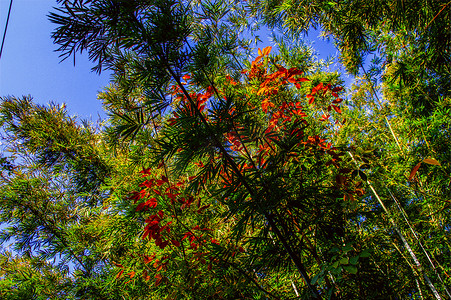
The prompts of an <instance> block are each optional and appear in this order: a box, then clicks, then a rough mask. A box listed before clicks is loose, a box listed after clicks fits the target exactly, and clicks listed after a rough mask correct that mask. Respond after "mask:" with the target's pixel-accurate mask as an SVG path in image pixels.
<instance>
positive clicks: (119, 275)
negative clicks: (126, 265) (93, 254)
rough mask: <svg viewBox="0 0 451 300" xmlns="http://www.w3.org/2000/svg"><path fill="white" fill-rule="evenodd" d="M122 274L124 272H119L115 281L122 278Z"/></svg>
mask: <svg viewBox="0 0 451 300" xmlns="http://www.w3.org/2000/svg"><path fill="white" fill-rule="evenodd" d="M122 273H124V270H121V271H120V272H119V273H117V275H116V279H118V278H119V277H121V276H122Z"/></svg>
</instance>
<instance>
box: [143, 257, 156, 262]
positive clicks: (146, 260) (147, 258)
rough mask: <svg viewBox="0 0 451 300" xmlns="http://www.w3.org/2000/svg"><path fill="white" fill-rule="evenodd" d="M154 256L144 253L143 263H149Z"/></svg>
mask: <svg viewBox="0 0 451 300" xmlns="http://www.w3.org/2000/svg"><path fill="white" fill-rule="evenodd" d="M154 258H155V256H147V255H144V263H145V264H148V263H151V262H152V260H153V259H154Z"/></svg>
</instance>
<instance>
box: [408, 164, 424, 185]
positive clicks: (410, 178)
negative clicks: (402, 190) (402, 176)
mask: <svg viewBox="0 0 451 300" xmlns="http://www.w3.org/2000/svg"><path fill="white" fill-rule="evenodd" d="M420 166H421V163H418V164H417V165H416V166H415V167H414V168H413V169H412V172H410V176H409V181H411V180H412V179H413V177H414V176H415V173H416V172H417V171H418V169H419V168H420Z"/></svg>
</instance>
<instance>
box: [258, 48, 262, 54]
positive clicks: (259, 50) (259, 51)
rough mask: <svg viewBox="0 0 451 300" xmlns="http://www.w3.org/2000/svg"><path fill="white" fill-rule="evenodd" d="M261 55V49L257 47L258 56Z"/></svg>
mask: <svg viewBox="0 0 451 300" xmlns="http://www.w3.org/2000/svg"><path fill="white" fill-rule="evenodd" d="M262 55H263V53H262V50H261V49H260V48H258V56H262Z"/></svg>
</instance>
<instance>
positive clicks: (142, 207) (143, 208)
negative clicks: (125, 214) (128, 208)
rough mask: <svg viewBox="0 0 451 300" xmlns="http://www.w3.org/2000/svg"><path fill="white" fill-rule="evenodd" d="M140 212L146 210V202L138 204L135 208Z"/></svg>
mask: <svg viewBox="0 0 451 300" xmlns="http://www.w3.org/2000/svg"><path fill="white" fill-rule="evenodd" d="M141 210H147V205H146V202H142V203H140V204H138V206H137V207H136V211H141Z"/></svg>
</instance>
